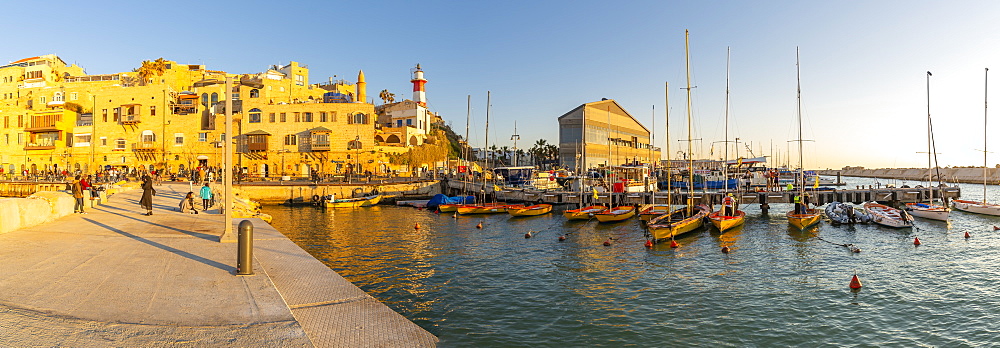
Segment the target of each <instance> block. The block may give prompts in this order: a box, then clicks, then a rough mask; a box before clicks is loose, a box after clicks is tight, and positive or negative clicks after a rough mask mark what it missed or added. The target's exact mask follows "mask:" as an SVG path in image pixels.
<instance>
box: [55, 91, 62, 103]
mask: <svg viewBox="0 0 1000 348" xmlns="http://www.w3.org/2000/svg"><path fill="white" fill-rule="evenodd" d="M52 101H54V102H60V101H63V94H62V92H56V93H55V94H53V95H52Z"/></svg>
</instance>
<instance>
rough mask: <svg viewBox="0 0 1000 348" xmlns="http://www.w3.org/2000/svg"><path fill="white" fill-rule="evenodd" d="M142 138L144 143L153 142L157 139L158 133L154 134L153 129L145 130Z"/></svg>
mask: <svg viewBox="0 0 1000 348" xmlns="http://www.w3.org/2000/svg"><path fill="white" fill-rule="evenodd" d="M141 139H142V142H144V143H151V142H154V141H156V134H153V131H151V130H144V131H142V138H141Z"/></svg>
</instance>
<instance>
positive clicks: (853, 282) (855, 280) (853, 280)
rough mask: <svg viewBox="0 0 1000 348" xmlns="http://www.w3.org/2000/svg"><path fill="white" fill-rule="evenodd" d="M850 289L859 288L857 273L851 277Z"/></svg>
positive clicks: (859, 282) (859, 281)
mask: <svg viewBox="0 0 1000 348" xmlns="http://www.w3.org/2000/svg"><path fill="white" fill-rule="evenodd" d="M851 289H861V280H860V279H858V275H857V274H855V275H854V276H853V277H851Z"/></svg>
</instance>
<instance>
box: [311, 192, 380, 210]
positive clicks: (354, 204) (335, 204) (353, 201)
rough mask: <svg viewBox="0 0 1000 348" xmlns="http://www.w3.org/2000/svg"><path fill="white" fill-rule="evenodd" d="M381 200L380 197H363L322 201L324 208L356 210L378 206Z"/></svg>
mask: <svg viewBox="0 0 1000 348" xmlns="http://www.w3.org/2000/svg"><path fill="white" fill-rule="evenodd" d="M380 200H382V196H381V195H374V196H365V197H358V198H346V199H335V198H333V196H330V198H327V199H325V200H323V207H324V208H358V207H370V206H373V205H376V204H378V202H379V201H380Z"/></svg>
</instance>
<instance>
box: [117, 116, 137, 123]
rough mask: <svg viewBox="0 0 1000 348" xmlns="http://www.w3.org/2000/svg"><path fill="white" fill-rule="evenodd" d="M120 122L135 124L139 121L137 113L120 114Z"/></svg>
mask: <svg viewBox="0 0 1000 348" xmlns="http://www.w3.org/2000/svg"><path fill="white" fill-rule="evenodd" d="M120 122H121V124H136V123H139V122H140V121H139V115H122V116H121V121H120Z"/></svg>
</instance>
